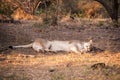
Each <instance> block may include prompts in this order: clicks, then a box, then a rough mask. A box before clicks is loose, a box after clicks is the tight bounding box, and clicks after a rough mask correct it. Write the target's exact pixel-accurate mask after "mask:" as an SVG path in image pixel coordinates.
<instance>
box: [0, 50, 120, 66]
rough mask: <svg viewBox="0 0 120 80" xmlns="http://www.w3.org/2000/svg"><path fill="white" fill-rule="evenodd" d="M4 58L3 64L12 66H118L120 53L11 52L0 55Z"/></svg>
mask: <svg viewBox="0 0 120 80" xmlns="http://www.w3.org/2000/svg"><path fill="white" fill-rule="evenodd" d="M0 57H4V58H5V60H4V62H5V63H11V64H14V65H34V64H42V65H43V66H60V65H62V66H66V65H67V64H71V65H84V64H94V63H105V64H110V65H115V64H117V65H120V63H119V61H120V53H110V52H107V51H106V52H103V53H98V54H94V53H85V54H75V53H65V54H63V53H58V54H52V53H51V54H40V53H39V54H38V55H28V54H27V55H26V54H21V53H15V52H12V53H11V54H8V55H0Z"/></svg>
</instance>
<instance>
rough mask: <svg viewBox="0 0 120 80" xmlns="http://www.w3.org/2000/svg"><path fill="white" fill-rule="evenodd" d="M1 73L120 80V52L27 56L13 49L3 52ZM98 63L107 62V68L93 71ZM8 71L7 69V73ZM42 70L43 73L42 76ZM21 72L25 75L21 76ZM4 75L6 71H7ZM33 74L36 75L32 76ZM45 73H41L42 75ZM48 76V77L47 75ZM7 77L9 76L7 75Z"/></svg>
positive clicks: (13, 76)
mask: <svg viewBox="0 0 120 80" xmlns="http://www.w3.org/2000/svg"><path fill="white" fill-rule="evenodd" d="M3 58H4V60H3V61H0V65H1V67H0V69H1V70H0V72H2V73H3V72H4V71H5V70H7V71H8V72H9V73H10V74H11V75H8V74H7V75H8V76H7V75H6V76H7V78H8V79H10V80H12V79H13V80H17V78H20V80H26V79H28V80H29V79H30V78H31V79H30V80H33V79H35V80H42V79H45V80H86V79H87V80H88V79H89V80H96V79H97V78H100V77H101V78H100V79H98V80H107V78H108V77H110V78H109V80H119V79H120V75H119V73H118V71H116V70H117V69H119V67H120V63H119V61H120V53H116V54H112V53H110V52H107V51H106V52H103V53H98V54H92V53H89V54H88V53H85V54H75V53H65V54H63V53H58V54H53V53H49V54H40V53H39V54H38V55H25V54H22V53H16V52H15V51H12V52H11V53H10V54H7V55H3V54H1V55H0V59H1V60H2V59H3ZM96 63H105V64H106V66H107V68H103V69H96V70H92V69H91V66H92V65H93V64H96ZM21 72H23V73H24V74H23V75H22V74H21ZM4 73H5V72H4ZM38 73H39V75H38ZM19 74H21V75H19ZM3 75H4V74H3ZM30 75H32V77H30ZM40 75H41V76H40ZM45 76H47V77H45ZM3 78H5V80H6V79H7V78H6V77H5V76H3Z"/></svg>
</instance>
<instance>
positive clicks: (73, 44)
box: [49, 40, 92, 53]
mask: <svg viewBox="0 0 120 80" xmlns="http://www.w3.org/2000/svg"><path fill="white" fill-rule="evenodd" d="M91 48H92V40H90V41H89V42H80V41H78V40H71V41H57V40H54V41H52V42H51V47H50V48H49V51H54V52H57V51H66V52H75V53H83V52H88V51H90V50H91Z"/></svg>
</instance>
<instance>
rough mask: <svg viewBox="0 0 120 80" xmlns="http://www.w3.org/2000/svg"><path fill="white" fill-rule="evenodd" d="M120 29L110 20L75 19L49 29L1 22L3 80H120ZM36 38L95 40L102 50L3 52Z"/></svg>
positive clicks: (36, 23) (30, 23) (27, 23)
mask: <svg viewBox="0 0 120 80" xmlns="http://www.w3.org/2000/svg"><path fill="white" fill-rule="evenodd" d="M119 31H120V27H119V28H115V27H113V26H112V23H111V20H110V19H75V20H70V21H64V22H60V23H59V24H58V25H57V26H49V25H48V26H46V24H40V23H39V21H33V20H29V21H21V23H14V24H13V23H0V48H1V49H0V50H1V52H0V53H1V54H0V65H1V66H0V80H120V63H119V61H120V32H119ZM35 38H43V39H48V40H80V41H89V40H90V39H92V40H93V43H94V44H93V45H94V46H95V47H96V48H97V49H99V50H102V51H101V52H99V50H98V51H96V52H90V53H85V54H75V53H61V52H59V53H50V52H48V53H46V54H43V53H37V52H35V51H33V50H32V49H31V48H26V49H23V48H20V49H14V50H3V51H2V49H5V48H6V47H8V46H10V45H19V44H28V43H30V42H32V41H33V40H34V39H35Z"/></svg>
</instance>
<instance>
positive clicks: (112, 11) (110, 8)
mask: <svg viewBox="0 0 120 80" xmlns="http://www.w3.org/2000/svg"><path fill="white" fill-rule="evenodd" d="M95 1H97V2H99V3H101V4H102V5H103V6H104V7H105V9H106V11H107V12H108V14H109V16H110V17H111V19H112V21H113V23H114V24H115V26H118V25H117V24H118V8H119V4H118V0H112V1H111V2H112V5H111V4H110V3H111V2H110V1H109V2H108V1H106V0H95Z"/></svg>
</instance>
